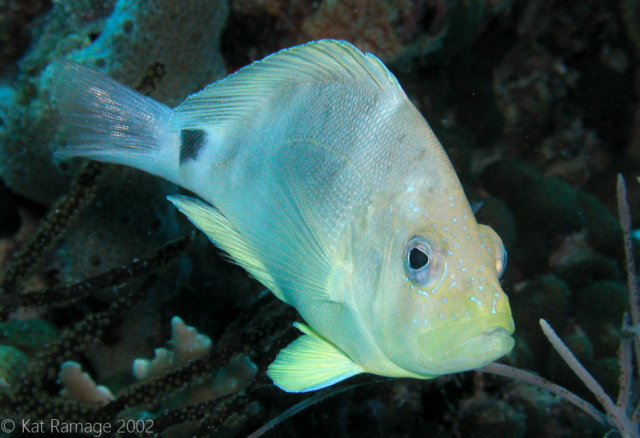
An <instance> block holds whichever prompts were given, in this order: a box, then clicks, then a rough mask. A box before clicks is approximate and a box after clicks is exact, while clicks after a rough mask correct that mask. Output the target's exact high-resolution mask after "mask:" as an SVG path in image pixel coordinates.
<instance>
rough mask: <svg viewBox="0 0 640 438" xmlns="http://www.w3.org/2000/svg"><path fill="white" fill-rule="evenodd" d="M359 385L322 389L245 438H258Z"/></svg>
mask: <svg viewBox="0 0 640 438" xmlns="http://www.w3.org/2000/svg"><path fill="white" fill-rule="evenodd" d="M361 385H364V383H356V384H355V385H348V386H342V387H337V388H336V387H333V388H327V389H324V390H322V391H320V392H318V393H317V394H315V395H314V396H312V397H309V398H307V399H305V400H303V401H301V402H300V403H297V404H295V405H293V406H292V407H290V408H289V409H287V410H286V411H284V412H283V413H281V414H280V415H278V416H277V417H276V418H274V419H273V420H271V421H269V422H268V423H267V424H265V425H264V426H262V427H261V428H260V429H258V430H256V431H255V432H253V433H252V434H250V435H249V436H248V437H247V438H258V437H260V436H262V435H264V434H265V433H266V432H267V431H269V430H270V429H273V428H274V427H275V426H277V425H278V424H280V423H282V422H283V421H285V420H287V419H289V418H291V417H293V416H294V415H296V414H297V413H299V412H302V411H304V410H305V409H307V408H309V407H311V406H313V405H315V404H317V403H320V402H321V401H324V400H326V399H328V398H329V397H333V396H334V395H338V394H340V393H341V392H344V391H348V390H350V389H353V388H356V387H358V386H361Z"/></svg>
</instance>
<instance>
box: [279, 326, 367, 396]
mask: <svg viewBox="0 0 640 438" xmlns="http://www.w3.org/2000/svg"><path fill="white" fill-rule="evenodd" d="M294 326H295V327H297V328H298V329H300V331H302V332H303V333H304V334H303V335H302V336H300V337H299V338H298V339H296V340H295V341H293V342H292V343H291V344H289V346H287V347H286V348H284V349H283V350H282V351H280V353H278V356H277V357H276V360H275V361H274V362H273V363H272V364H271V365H269V369H268V371H267V375H268V376H269V377H270V378H271V379H272V380H273V382H274V383H275V384H276V385H277V386H278V387H279V388H281V389H283V390H285V391H287V392H307V391H315V390H318V389H322V388H326V387H327V386H331V385H333V384H335V383H338V382H340V381H342V380H345V379H347V378H349V377H352V376H355V375H356V374H360V373H362V372H364V370H363V369H362V368H361V367H360V366H359V365H357V364H356V363H355V362H353V360H351V358H350V357H349V356H347V355H346V353H344V352H343V351H342V350H341V349H339V348H338V347H337V346H336V345H335V344H333V343H332V342H331V341H329V340H327V339H326V338H324V337H323V336H322V335H320V334H318V333H316V332H315V331H314V330H313V329H312V328H311V327H309V326H307V325H305V324H300V323H295V324H294Z"/></svg>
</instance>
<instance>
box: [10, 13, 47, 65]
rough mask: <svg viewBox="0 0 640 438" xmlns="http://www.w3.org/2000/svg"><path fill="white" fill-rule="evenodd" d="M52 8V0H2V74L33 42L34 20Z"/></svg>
mask: <svg viewBox="0 0 640 438" xmlns="http://www.w3.org/2000/svg"><path fill="white" fill-rule="evenodd" d="M49 8H51V1H50V0H28V1H27V0H25V1H19V2H16V1H12V0H2V1H1V2H0V74H6V73H7V72H6V71H5V70H7V69H8V68H9V67H10V66H11V65H12V64H13V63H14V62H15V61H16V60H18V59H19V58H20V57H21V56H22V55H23V54H24V50H25V49H26V48H27V47H28V46H29V43H30V42H31V33H32V31H33V29H32V26H33V22H34V21H35V20H36V19H37V17H38V16H39V15H42V14H43V13H45V12H46V11H47V10H48V9H49Z"/></svg>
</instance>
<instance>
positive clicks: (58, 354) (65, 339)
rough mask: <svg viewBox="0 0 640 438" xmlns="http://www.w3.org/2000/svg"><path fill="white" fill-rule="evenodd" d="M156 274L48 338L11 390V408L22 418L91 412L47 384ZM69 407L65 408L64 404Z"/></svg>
mask: <svg viewBox="0 0 640 438" xmlns="http://www.w3.org/2000/svg"><path fill="white" fill-rule="evenodd" d="M155 282H156V275H155V274H153V275H151V276H149V277H148V278H147V279H146V280H145V281H144V282H143V283H142V285H141V286H140V287H138V288H137V289H136V288H132V289H131V290H129V291H127V292H126V293H125V294H123V295H121V296H120V297H118V298H116V299H115V300H114V301H113V302H112V303H111V304H110V305H109V308H108V309H107V310H104V311H102V312H97V313H94V314H90V315H88V316H87V317H86V318H85V319H83V320H81V321H79V322H77V323H76V324H74V325H73V327H71V328H70V329H67V330H65V331H63V333H62V336H61V338H60V339H56V340H55V341H51V342H49V343H48V344H47V345H46V346H45V347H44V349H43V350H42V352H41V353H40V354H39V355H38V357H37V358H36V359H35V360H34V361H33V363H32V364H31V365H30V366H29V368H28V370H27V371H26V373H25V374H24V375H23V376H22V378H21V380H20V384H19V386H18V387H17V388H15V389H13V390H12V391H11V392H10V394H9V401H10V409H11V410H12V411H15V412H16V413H18V414H20V415H21V416H22V418H32V419H43V418H56V419H60V420H61V421H64V420H73V421H77V420H78V419H80V418H83V417H85V418H86V416H88V415H89V414H90V413H91V412H92V410H91V409H89V408H86V409H85V407H83V408H82V409H80V407H82V405H80V404H78V403H76V402H74V401H69V400H63V399H60V398H53V397H50V396H49V394H48V393H47V391H46V390H45V386H46V384H47V383H48V382H50V381H51V380H53V379H55V378H56V375H57V371H58V369H59V366H60V364H61V363H62V362H64V361H65V360H67V359H70V358H71V356H72V355H73V354H74V353H75V352H78V351H80V350H82V349H84V348H85V347H86V346H88V345H90V344H92V343H94V342H96V341H97V340H98V339H100V338H101V337H102V335H103V334H104V332H105V330H106V329H107V328H108V327H111V326H112V325H113V324H114V322H115V321H117V320H118V319H119V317H122V315H124V314H125V312H126V311H127V310H129V309H130V308H131V307H132V306H133V305H134V304H135V303H136V302H137V298H139V297H140V296H142V295H144V294H146V293H147V292H148V291H149V289H151V287H152V286H153V285H154V284H155ZM69 406H72V407H73V408H69ZM65 407H66V408H65Z"/></svg>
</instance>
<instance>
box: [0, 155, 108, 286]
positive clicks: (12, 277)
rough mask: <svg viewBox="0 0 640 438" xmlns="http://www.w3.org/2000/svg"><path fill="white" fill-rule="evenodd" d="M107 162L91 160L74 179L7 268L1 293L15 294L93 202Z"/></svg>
mask: <svg viewBox="0 0 640 438" xmlns="http://www.w3.org/2000/svg"><path fill="white" fill-rule="evenodd" d="M103 168H104V164H102V163H99V162H97V161H92V162H90V163H88V164H87V165H86V166H85V167H84V169H82V171H80V173H78V175H77V176H76V178H75V179H74V181H73V183H72V186H71V190H70V191H69V193H68V194H67V195H65V196H64V197H62V198H61V199H60V200H59V201H58V202H56V204H55V205H54V206H53V207H52V208H51V209H50V210H49V213H48V214H47V215H46V216H45V218H44V219H43V220H42V223H41V224H40V227H39V228H38V231H37V232H36V234H35V235H34V236H33V237H32V238H31V240H30V241H29V242H28V243H27V244H26V245H25V246H24V247H22V249H21V250H20V251H18V254H16V256H15V258H14V261H13V262H12V263H11V264H10V265H9V267H7V269H6V270H5V272H4V273H3V275H2V280H1V281H0V296H8V295H11V294H13V293H15V288H16V286H17V285H18V283H19V282H20V281H21V280H22V279H23V278H24V277H25V276H26V275H27V274H28V273H29V271H31V269H32V268H33V267H34V266H35V265H36V264H37V263H38V261H40V260H41V259H42V256H43V254H45V253H46V252H47V251H48V250H49V249H51V247H52V246H53V244H54V243H55V242H56V241H57V240H58V239H59V238H60V236H62V233H63V232H64V231H65V230H66V229H67V228H68V227H69V226H70V225H71V224H73V223H74V222H75V220H76V219H77V218H78V216H79V213H80V212H81V211H82V210H83V209H84V208H85V207H86V206H87V205H89V204H90V203H91V201H93V199H94V198H95V192H96V181H97V179H98V177H99V176H100V175H101V174H102V170H103Z"/></svg>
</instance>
